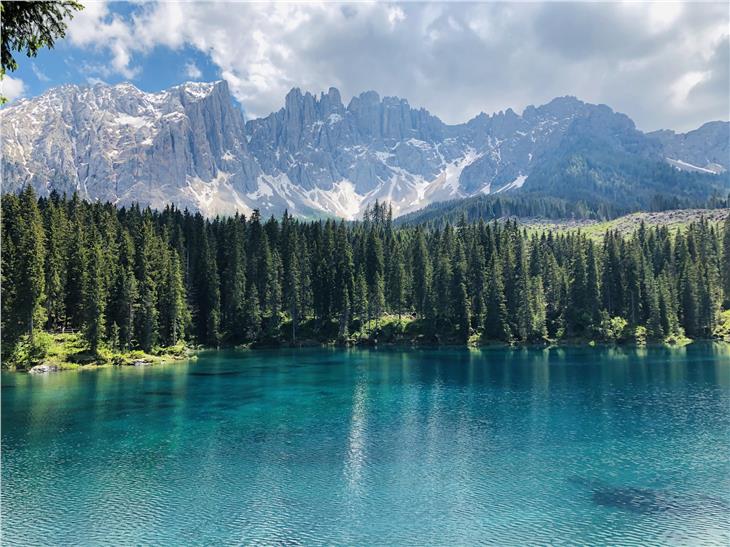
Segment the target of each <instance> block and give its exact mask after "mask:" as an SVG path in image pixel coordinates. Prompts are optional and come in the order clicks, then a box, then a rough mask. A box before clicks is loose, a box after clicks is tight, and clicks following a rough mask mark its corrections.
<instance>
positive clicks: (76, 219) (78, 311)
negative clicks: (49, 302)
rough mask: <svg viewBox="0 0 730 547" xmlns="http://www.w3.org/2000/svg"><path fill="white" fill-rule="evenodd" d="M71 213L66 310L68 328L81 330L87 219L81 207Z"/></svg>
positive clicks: (75, 208)
mask: <svg viewBox="0 0 730 547" xmlns="http://www.w3.org/2000/svg"><path fill="white" fill-rule="evenodd" d="M71 203H72V211H71V227H70V232H71V234H70V239H69V250H68V262H67V264H68V266H67V271H66V290H65V293H66V298H65V308H66V317H67V320H68V326H70V327H71V328H72V329H80V328H81V327H82V326H83V323H84V305H83V303H84V291H85V287H86V275H87V271H88V268H87V242H86V238H85V233H84V225H85V222H86V220H85V218H84V214H83V212H82V211H81V208H80V206H79V205H76V206H75V207H74V206H73V203H74V202H71Z"/></svg>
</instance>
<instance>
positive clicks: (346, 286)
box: [333, 222, 355, 339]
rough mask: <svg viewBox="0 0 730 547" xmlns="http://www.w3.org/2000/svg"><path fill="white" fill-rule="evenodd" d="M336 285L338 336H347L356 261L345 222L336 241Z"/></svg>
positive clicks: (334, 294)
mask: <svg viewBox="0 0 730 547" xmlns="http://www.w3.org/2000/svg"><path fill="white" fill-rule="evenodd" d="M335 256H336V257H337V263H336V266H335V286H334V289H333V311H334V312H335V313H337V314H338V315H339V319H340V320H339V328H338V338H340V339H343V338H345V337H346V336H347V333H348V326H349V323H350V313H351V312H350V310H351V307H352V300H353V298H352V296H353V293H354V285H355V279H354V269H355V266H354V263H353V258H352V247H351V246H350V242H349V241H348V240H347V231H346V229H345V225H344V222H341V223H340V225H339V227H338V228H337V239H336V242H335Z"/></svg>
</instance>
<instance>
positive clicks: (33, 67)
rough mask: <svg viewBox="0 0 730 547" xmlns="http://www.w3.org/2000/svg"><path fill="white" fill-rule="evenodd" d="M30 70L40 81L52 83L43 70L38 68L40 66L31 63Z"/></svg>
mask: <svg viewBox="0 0 730 547" xmlns="http://www.w3.org/2000/svg"><path fill="white" fill-rule="evenodd" d="M30 68H31V70H32V71H33V74H35V77H36V78H38V80H39V81H41V82H50V81H51V79H50V78H49V77H48V76H46V75H45V74H44V73H43V72H42V71H41V69H40V68H38V66H36V64H35V63H31V64H30Z"/></svg>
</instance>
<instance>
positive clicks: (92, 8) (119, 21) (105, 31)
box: [67, 1, 139, 79]
mask: <svg viewBox="0 0 730 547" xmlns="http://www.w3.org/2000/svg"><path fill="white" fill-rule="evenodd" d="M67 36H68V39H69V40H70V42H71V43H72V44H74V45H76V46H80V47H86V46H89V47H93V48H96V49H106V50H108V51H109V52H110V53H111V56H112V60H111V67H99V68H100V69H101V70H100V72H101V73H102V74H105V75H110V74H112V73H114V72H116V73H118V74H121V75H122V76H123V77H125V78H130V79H131V78H134V77H135V76H136V75H137V74H138V73H139V69H138V68H134V67H131V66H130V62H131V58H132V52H133V51H135V50H138V49H139V46H138V45H137V44H136V43H135V37H134V33H133V28H131V27H130V25H129V23H128V22H127V21H126V20H125V19H124V18H122V17H121V16H120V15H118V14H115V13H112V12H111V11H110V10H109V7H108V5H107V2H104V1H98V2H88V3H86V4H85V5H84V9H83V10H81V11H80V12H78V13H77V14H75V16H74V18H73V19H72V20H71V22H70V23H69V25H68V32H67Z"/></svg>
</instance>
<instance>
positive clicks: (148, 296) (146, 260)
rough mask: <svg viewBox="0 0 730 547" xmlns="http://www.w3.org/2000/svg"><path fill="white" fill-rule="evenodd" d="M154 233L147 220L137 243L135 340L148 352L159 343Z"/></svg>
mask: <svg viewBox="0 0 730 547" xmlns="http://www.w3.org/2000/svg"><path fill="white" fill-rule="evenodd" d="M153 240H154V231H153V227H152V221H151V219H150V218H145V219H144V221H143V223H142V226H141V228H140V230H139V234H138V237H137V242H136V257H135V274H136V277H137V287H138V291H137V303H136V305H135V312H134V319H135V339H136V340H137V342H138V343H139V346H140V347H141V348H142V349H143V350H144V351H147V352H150V351H152V347H153V346H154V345H155V344H156V343H157V334H158V332H157V317H158V310H157V283H156V279H155V268H154V261H155V258H156V252H155V251H156V250H155V247H154V241H153Z"/></svg>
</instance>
